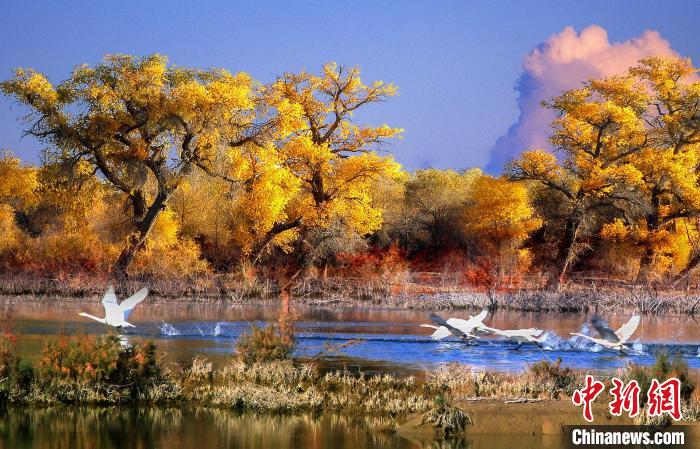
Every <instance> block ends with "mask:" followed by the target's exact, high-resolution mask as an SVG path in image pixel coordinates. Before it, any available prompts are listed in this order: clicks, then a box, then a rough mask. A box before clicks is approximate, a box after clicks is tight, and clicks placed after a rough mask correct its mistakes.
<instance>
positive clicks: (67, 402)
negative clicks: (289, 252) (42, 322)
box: [0, 334, 700, 433]
mask: <svg viewBox="0 0 700 449" xmlns="http://www.w3.org/2000/svg"><path fill="white" fill-rule="evenodd" d="M4 335H5V336H4V337H3V338H2V346H1V347H0V408H7V409H9V410H11V409H12V408H15V407H24V408H32V407H47V406H127V405H128V406H148V407H205V408H216V409H225V410H232V411H236V412H242V413H243V412H253V413H289V414H299V413H343V414H349V415H352V416H356V417H360V418H363V419H364V418H368V419H370V418H372V419H374V418H376V420H375V421H374V422H375V423H382V424H381V427H382V430H392V431H393V430H397V429H399V428H400V427H401V426H402V425H404V424H406V423H409V424H410V423H411V422H413V423H414V424H412V425H413V427H416V428H417V431H420V429H418V428H420V427H425V424H426V423H430V422H432V421H431V420H429V419H426V416H432V415H429V414H430V413H433V414H435V413H438V414H444V415H446V416H448V417H449V416H457V417H458V418H459V420H461V421H462V422H463V425H464V427H465V429H467V428H468V429H467V431H470V429H472V428H473V427H476V426H481V424H478V423H480V422H483V423H484V424H483V426H484V427H481V429H482V430H483V431H486V429H489V428H492V427H493V426H495V425H496V424H494V422H495V421H494V420H497V419H498V417H499V416H500V417H502V416H503V414H504V413H505V414H506V415H508V416H510V415H509V414H510V413H511V412H510V411H511V410H513V411H514V413H515V412H516V411H517V413H521V412H522V413H521V414H520V415H517V413H516V415H517V416H520V417H521V418H519V419H521V420H522V421H523V425H525V424H524V423H525V421H526V420H527V411H528V410H530V411H533V410H534V409H537V408H538V407H543V406H541V405H536V404H542V403H547V404H558V405H556V407H555V406H552V407H553V408H547V409H548V410H549V411H550V412H551V411H553V410H555V409H556V408H557V407H561V408H562V410H564V409H566V413H564V411H562V417H569V416H571V417H573V416H578V417H579V418H580V412H581V411H580V409H579V408H577V407H574V406H573V405H572V404H571V402H570V399H569V398H570V397H571V395H572V394H573V391H574V390H575V389H579V388H581V386H582V385H583V379H584V376H585V374H586V372H584V371H574V370H571V369H569V368H567V367H563V366H561V362H560V361H557V362H555V363H550V362H547V361H542V362H539V363H535V364H532V365H530V366H528V368H527V369H526V370H524V371H523V372H520V373H516V374H505V373H494V372H487V371H481V370H476V369H473V368H472V367H470V366H467V365H462V364H448V365H445V366H443V367H442V368H441V369H439V370H437V371H434V372H428V373H426V375H425V376H424V377H421V378H416V377H397V376H393V375H388V374H383V375H368V374H364V373H361V372H360V373H351V372H349V371H346V370H338V369H336V370H325V371H322V370H320V369H319V368H318V367H317V366H316V365H315V364H314V363H308V362H298V361H293V360H288V359H287V360H277V361H268V362H263V361H261V362H253V363H244V362H242V361H241V360H239V359H237V358H235V357H234V358H232V359H231V360H230V362H229V363H227V364H226V365H224V366H222V367H219V368H217V367H215V366H214V365H213V364H212V363H210V362H208V361H207V360H205V359H202V358H195V359H193V360H192V361H191V362H190V363H187V364H180V365H177V366H173V365H168V366H167V367H166V366H165V365H163V364H162V363H161V362H160V359H159V356H158V353H157V350H156V347H155V345H153V344H152V343H150V342H148V341H137V342H134V343H132V344H131V345H130V346H123V345H122V342H121V341H120V339H119V338H118V337H117V336H103V337H92V336H83V337H65V338H62V339H60V340H58V341H50V342H47V343H46V346H45V348H44V350H43V352H42V354H41V357H40V358H39V360H38V361H37V362H33V363H32V362H28V361H26V360H21V359H19V358H18V357H17V356H15V355H14V353H13V351H12V348H13V347H12V343H13V342H12V339H11V338H9V337H7V335H8V334H4ZM613 374H614V375H615V376H617V377H620V378H621V379H623V380H625V381H628V380H630V379H636V380H638V381H639V382H640V384H641V385H648V381H649V379H650V378H651V377H652V376H653V377H656V378H659V379H664V378H667V377H671V376H673V377H677V378H680V379H681V380H682V382H683V385H684V386H685V387H684V390H683V416H684V420H685V421H688V422H695V421H698V420H700V400H699V398H700V396H698V394H697V393H695V392H694V384H693V382H692V380H691V379H690V378H689V376H688V370H687V366H686V365H685V364H684V362H683V361H681V360H680V359H678V360H673V361H671V360H669V359H668V358H666V359H663V358H659V359H658V360H657V363H656V365H655V366H653V367H647V368H644V367H639V366H636V365H628V367H627V368H625V369H622V370H617V371H616V372H614V373H609V374H607V375H606V374H604V373H597V374H596V376H597V378H599V379H602V380H603V381H604V382H606V383H607V384H608V390H609V387H610V385H609V384H610V381H609V378H610V377H611V375H613ZM606 391H607V390H606ZM606 395H607V393H606V394H604V395H602V396H601V397H600V398H599V402H600V403H602V404H605V403H607V401H609V398H608V397H607V396H606ZM489 404H491V405H489ZM523 404H532V405H529V406H528V405H523ZM528 407H531V408H532V409H530V408H528ZM436 410H437V412H436ZM550 412H547V413H543V415H542V416H543V417H542V418H537V419H538V420H539V419H545V421H542V422H541V423H540V424H532V425H535V426H540V427H541V428H542V429H543V430H542V432H544V433H546V432H545V431H546V430H547V429H548V428H556V427H557V423H556V422H552V423H550V424H546V420H547V419H550V418H547V417H548V416H550V417H551V416H552V415H551V414H549V413H550ZM455 413H456V414H455ZM460 414H461V415H460ZM516 415H513V416H516ZM604 415H606V414H605V413H601V416H604ZM417 417H420V421H421V424H420V425H416V424H415V420H416V419H417ZM513 419H515V418H513ZM562 419H563V418H562ZM566 419H568V418H566ZM482 420H483V421H482ZM489 422H491V423H492V424H488V423H489ZM557 422H559V421H557ZM562 422H564V421H562ZM575 422H578V421H575ZM641 422H644V421H641ZM469 423H471V424H469ZM513 423H514V424H513V426H515V427H514V428H513V429H515V428H517V427H518V426H519V424H517V420H515V421H513ZM489 426H491V427H489ZM548 426H549V427H548ZM433 427H434V426H433ZM493 429H496V427H493ZM514 431H515V430H514ZM528 432H529V431H528Z"/></svg>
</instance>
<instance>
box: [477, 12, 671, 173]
mask: <svg viewBox="0 0 700 449" xmlns="http://www.w3.org/2000/svg"><path fill="white" fill-rule="evenodd" d="M660 55H674V56H678V54H677V53H676V52H675V51H673V49H672V48H671V45H670V44H669V42H668V41H667V40H666V39H664V38H663V37H661V35H660V34H659V33H658V32H656V31H645V32H644V33H643V34H642V35H641V36H639V37H635V38H633V39H629V40H627V41H624V42H620V43H612V44H611V43H610V42H609V41H608V33H607V31H605V29H604V28H602V27H599V26H597V25H591V26H589V27H588V28H585V29H584V30H582V31H581V32H580V33H576V31H575V30H574V29H573V28H571V27H567V28H565V29H564V30H563V31H561V32H560V33H558V34H555V35H553V36H551V37H550V38H549V39H547V41H545V42H543V43H542V44H540V45H538V46H537V47H536V48H535V49H534V50H533V51H532V52H530V54H528V55H527V56H525V59H524V60H523V70H524V73H523V74H522V75H521V76H520V78H519V79H518V82H517V84H516V86H515V89H516V90H517V92H518V108H519V109H520V116H519V118H518V121H517V122H516V123H514V124H513V125H512V126H511V127H510V129H508V132H507V133H506V134H505V135H503V136H501V137H500V138H499V139H498V140H497V141H496V144H495V145H494V146H493V147H492V148H491V158H490V161H489V162H488V164H487V165H486V170H487V171H488V172H490V173H498V172H500V171H501V170H502V169H503V166H504V164H505V163H506V162H508V161H510V160H512V159H514V158H516V157H518V155H519V154H520V153H521V152H522V151H525V150H530V149H534V148H548V149H551V146H550V145H549V144H548V143H547V136H548V134H549V132H550V126H549V125H550V123H551V121H552V119H553V118H554V115H553V113H552V112H551V111H548V110H546V109H544V108H542V107H541V106H540V103H541V102H542V100H546V99H548V98H551V97H553V96H555V95H557V94H559V93H561V92H562V91H564V90H567V89H572V88H575V87H578V86H580V85H581V83H582V82H583V81H586V80H588V79H591V78H600V77H605V76H610V75H614V74H618V73H622V72H624V71H625V70H626V69H628V68H629V67H631V66H633V65H635V64H636V63H637V61H639V59H641V58H644V57H647V56H660Z"/></svg>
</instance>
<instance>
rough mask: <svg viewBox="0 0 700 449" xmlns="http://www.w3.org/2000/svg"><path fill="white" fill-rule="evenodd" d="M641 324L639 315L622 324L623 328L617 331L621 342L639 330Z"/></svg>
mask: <svg viewBox="0 0 700 449" xmlns="http://www.w3.org/2000/svg"><path fill="white" fill-rule="evenodd" d="M638 326H639V315H635V316H633V317H632V318H630V320H629V321H628V322H626V323H625V324H623V325H622V327H621V328H619V329H618V330H617V332H615V334H616V335H617V337H618V338H619V339H620V343H624V342H626V341H627V340H629V339H630V337H631V336H632V334H634V331H636V330H637V327H638Z"/></svg>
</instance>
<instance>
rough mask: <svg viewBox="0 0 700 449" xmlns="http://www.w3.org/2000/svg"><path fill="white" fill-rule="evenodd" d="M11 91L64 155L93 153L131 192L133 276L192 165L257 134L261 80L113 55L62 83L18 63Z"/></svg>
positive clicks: (6, 87)
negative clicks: (255, 89) (257, 83)
mask: <svg viewBox="0 0 700 449" xmlns="http://www.w3.org/2000/svg"><path fill="white" fill-rule="evenodd" d="M1 88H2V91H3V92H4V93H5V94H6V95H10V96H12V97H14V98H15V99H16V100H17V101H18V102H20V103H22V104H24V105H26V106H28V108H29V109H30V111H31V112H30V115H29V116H28V119H29V120H30V126H29V127H28V129H27V130H26V133H27V134H29V135H32V136H35V137H37V138H39V139H41V140H42V141H44V142H46V143H48V144H49V145H50V146H51V148H52V151H54V157H55V158H56V159H63V160H65V161H67V162H69V163H70V164H77V163H79V162H80V161H85V162H87V163H88V164H90V166H92V167H93V169H94V170H95V171H98V172H99V173H100V174H101V175H102V176H103V177H104V179H105V180H106V181H107V182H109V183H110V185H111V186H112V187H113V188H115V189H117V190H118V191H120V192H121V193H122V194H123V195H125V196H126V198H128V201H129V203H130V208H131V213H130V222H131V232H130V235H129V237H128V241H127V244H126V246H125V248H124V249H123V251H122V252H121V254H120V256H119V258H118V260H117V263H116V265H115V269H114V270H115V273H117V274H126V270H127V268H128V266H129V264H130V263H131V261H132V260H133V258H134V256H135V254H136V253H137V251H138V250H139V249H141V248H142V247H143V245H144V243H145V241H146V239H147V238H148V236H149V234H150V232H151V229H152V227H153V225H154V223H155V222H156V219H157V218H158V216H159V215H160V214H161V212H162V211H163V210H164V209H165V207H166V205H167V203H168V200H169V199H170V197H171V196H172V194H173V193H174V192H175V191H176V190H177V188H178V187H179V185H180V184H181V182H182V180H183V179H184V178H185V176H186V175H187V174H189V173H190V172H191V171H192V170H196V169H202V170H205V171H209V170H211V168H212V167H211V165H212V163H213V161H215V160H216V158H217V157H218V155H219V153H218V152H219V150H220V148H221V147H222V145H227V146H228V145H230V144H235V142H240V141H243V140H245V139H248V138H249V137H250V135H249V134H248V133H249V131H250V127H249V125H250V124H251V123H252V121H253V119H252V116H253V109H254V102H253V100H252V98H251V97H252V90H251V89H252V81H251V79H250V77H249V76H248V75H246V74H244V73H238V74H231V73H229V72H227V71H225V70H221V69H211V70H199V69H187V68H179V67H173V66H169V65H168V62H167V59H166V58H165V57H163V56H160V55H152V56H148V57H144V58H137V57H133V56H126V55H114V56H107V57H106V58H105V60H104V62H102V63H100V64H97V65H95V66H94V67H89V66H86V65H83V66H78V67H76V69H75V70H74V71H73V73H72V74H71V76H70V77H69V78H68V79H67V80H65V81H63V82H61V83H60V84H58V85H56V86H54V85H52V84H51V83H50V82H49V80H48V79H47V78H46V77H45V76H44V75H42V74H40V73H38V72H36V71H34V70H30V69H18V70H17V71H16V72H15V76H14V77H13V78H12V79H10V80H8V81H5V82H3V83H2V85H1Z"/></svg>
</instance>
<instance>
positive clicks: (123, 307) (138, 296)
mask: <svg viewBox="0 0 700 449" xmlns="http://www.w3.org/2000/svg"><path fill="white" fill-rule="evenodd" d="M147 295H148V289H147V288H142V289H141V290H139V291H138V292H136V293H134V294H133V295H132V296H130V297H129V298H128V299H125V300H124V301H122V302H121V304H117V295H115V294H114V289H113V288H112V287H109V289H108V290H107V293H105V296H104V298H102V305H103V306H104V308H105V317H104V318H98V317H96V316H93V315H90V314H89V313H85V312H80V313H79V314H78V315H80V316H84V317H86V318H90V319H93V320H95V321H98V322H100V323H103V324H106V325H108V326H112V327H136V326H134V325H133V324H131V323H129V322H127V321H126V320H127V319H128V318H129V314H131V311H132V310H134V307H136V305H137V304H138V303H140V302H141V301H143V300H144V299H146V296H147Z"/></svg>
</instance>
